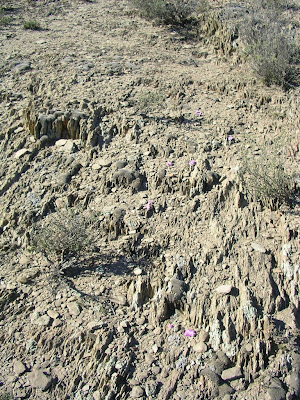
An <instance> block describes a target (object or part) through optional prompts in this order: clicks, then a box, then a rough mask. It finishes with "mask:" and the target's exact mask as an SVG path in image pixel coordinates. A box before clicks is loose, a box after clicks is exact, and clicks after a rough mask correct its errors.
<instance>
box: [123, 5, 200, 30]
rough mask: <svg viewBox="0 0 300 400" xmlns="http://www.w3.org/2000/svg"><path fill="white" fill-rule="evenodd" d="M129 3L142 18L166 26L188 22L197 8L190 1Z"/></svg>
mask: <svg viewBox="0 0 300 400" xmlns="http://www.w3.org/2000/svg"><path fill="white" fill-rule="evenodd" d="M130 2H131V3H132V5H133V6H134V7H135V8H137V9H138V10H139V11H140V14H141V15H142V16H143V17H144V18H147V19H150V20H155V21H157V22H159V23H164V24H167V25H181V26H183V25H185V24H186V23H188V22H189V21H190V19H191V16H192V13H193V12H194V11H195V10H196V6H197V2H196V1H192V0H169V1H165V0H130ZM199 3H201V2H199Z"/></svg>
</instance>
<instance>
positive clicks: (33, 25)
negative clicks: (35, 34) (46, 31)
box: [23, 20, 41, 31]
mask: <svg viewBox="0 0 300 400" xmlns="http://www.w3.org/2000/svg"><path fill="white" fill-rule="evenodd" d="M23 27H24V29H27V30H31V31H39V30H40V29H41V26H40V24H39V23H38V22H37V21H35V20H29V21H25V22H24V24H23Z"/></svg>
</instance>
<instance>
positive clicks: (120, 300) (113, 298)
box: [109, 294, 127, 306]
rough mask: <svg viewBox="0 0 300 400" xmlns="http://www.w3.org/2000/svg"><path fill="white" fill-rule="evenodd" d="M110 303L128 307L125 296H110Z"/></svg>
mask: <svg viewBox="0 0 300 400" xmlns="http://www.w3.org/2000/svg"><path fill="white" fill-rule="evenodd" d="M109 299H110V301H112V302H113V303H115V304H119V305H120V306H126V304H127V298H126V296H124V295H123V294H116V295H115V296H110V298H109Z"/></svg>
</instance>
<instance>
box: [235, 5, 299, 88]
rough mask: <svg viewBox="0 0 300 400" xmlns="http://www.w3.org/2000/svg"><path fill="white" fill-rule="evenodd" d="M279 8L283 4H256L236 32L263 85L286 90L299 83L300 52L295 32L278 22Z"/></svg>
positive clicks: (283, 22)
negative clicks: (238, 32)
mask: <svg viewBox="0 0 300 400" xmlns="http://www.w3.org/2000/svg"><path fill="white" fill-rule="evenodd" d="M266 4H267V5H268V7H267V6H266ZM279 4H282V2H279V0H278V1H275V0H272V1H271V0H268V1H265V2H262V3H259V5H258V3H257V2H256V3H255V4H254V5H253V7H252V8H251V9H250V11H249V15H248V17H247V18H245V20H243V21H242V23H241V25H240V29H239V31H240V35H241V37H242V40H243V42H244V44H245V52H246V54H247V55H248V56H250V58H251V61H252V65H253V68H254V70H255V71H256V73H257V74H258V75H259V76H260V77H261V78H262V80H263V81H264V82H265V84H266V85H268V86H270V85H272V84H275V85H279V86H281V87H283V88H284V89H289V88H291V87H293V86H295V85H297V84H298V83H299V82H298V77H299V67H298V66H299V61H300V57H299V54H300V52H299V46H298V45H297V40H296V38H295V34H296V31H295V30H294V31H293V30H289V29H287V24H286V22H285V21H284V20H283V19H281V18H280V13H279V11H278V8H277V7H278V6H279ZM275 5H277V7H275Z"/></svg>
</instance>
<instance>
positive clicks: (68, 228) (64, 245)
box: [32, 209, 90, 260]
mask: <svg viewBox="0 0 300 400" xmlns="http://www.w3.org/2000/svg"><path fill="white" fill-rule="evenodd" d="M89 243H90V235H89V232H88V221H87V219H86V218H84V216H83V215H82V213H76V212H75V211H73V210H69V209H64V210H59V211H56V212H54V213H53V214H50V215H49V216H48V217H46V218H45V219H44V220H42V221H40V222H38V223H37V224H36V225H35V227H34V229H33V232H32V247H33V249H34V250H36V251H39V252H41V253H45V254H46V255H47V256H49V257H50V258H54V259H56V260H59V259H61V260H63V259H64V258H65V257H68V256H71V255H76V254H78V253H80V252H81V250H83V249H85V250H86V249H87V246H88V244H89Z"/></svg>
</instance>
